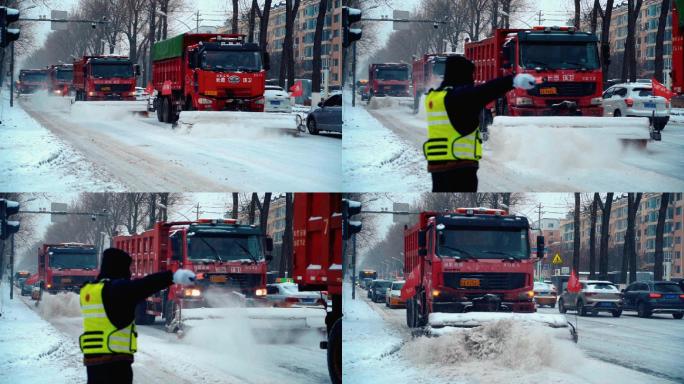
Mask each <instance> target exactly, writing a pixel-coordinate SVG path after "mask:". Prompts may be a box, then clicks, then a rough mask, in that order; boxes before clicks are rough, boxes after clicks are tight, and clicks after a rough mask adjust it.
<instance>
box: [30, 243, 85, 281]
mask: <svg viewBox="0 0 684 384" xmlns="http://www.w3.org/2000/svg"><path fill="white" fill-rule="evenodd" d="M98 273H99V269H98V257H97V249H96V248H95V246H94V245H89V244H82V243H58V244H43V247H42V248H40V250H39V252H38V280H39V284H40V287H41V290H47V291H48V292H51V293H55V292H61V291H73V292H79V291H80V290H81V286H82V285H83V283H85V282H86V281H93V280H95V278H96V277H97V275H98Z"/></svg>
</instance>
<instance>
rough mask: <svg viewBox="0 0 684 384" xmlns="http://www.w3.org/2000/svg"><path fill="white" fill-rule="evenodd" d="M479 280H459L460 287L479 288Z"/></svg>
mask: <svg viewBox="0 0 684 384" xmlns="http://www.w3.org/2000/svg"><path fill="white" fill-rule="evenodd" d="M479 286H480V280H479V279H461V287H479Z"/></svg>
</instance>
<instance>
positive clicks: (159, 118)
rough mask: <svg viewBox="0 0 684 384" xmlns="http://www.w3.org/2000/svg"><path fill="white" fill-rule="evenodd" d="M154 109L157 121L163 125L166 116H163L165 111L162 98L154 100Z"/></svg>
mask: <svg viewBox="0 0 684 384" xmlns="http://www.w3.org/2000/svg"><path fill="white" fill-rule="evenodd" d="M154 109H155V110H156V112H157V121H159V122H160V123H163V122H164V115H163V111H162V106H161V99H160V98H156V99H154Z"/></svg>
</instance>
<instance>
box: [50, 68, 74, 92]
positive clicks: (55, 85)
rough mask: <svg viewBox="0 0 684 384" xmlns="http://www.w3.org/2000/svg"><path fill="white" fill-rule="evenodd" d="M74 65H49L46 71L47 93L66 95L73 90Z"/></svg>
mask: <svg viewBox="0 0 684 384" xmlns="http://www.w3.org/2000/svg"><path fill="white" fill-rule="evenodd" d="M73 81H74V66H73V65H72V64H56V65H51V66H50V70H49V72H48V83H47V86H48V94H50V95H56V96H68V95H70V94H71V92H72V91H73V89H74V88H73Z"/></svg>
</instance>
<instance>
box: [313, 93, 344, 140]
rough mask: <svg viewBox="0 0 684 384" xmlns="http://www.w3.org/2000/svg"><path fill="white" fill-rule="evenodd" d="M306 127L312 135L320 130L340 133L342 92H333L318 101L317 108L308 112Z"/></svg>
mask: <svg viewBox="0 0 684 384" xmlns="http://www.w3.org/2000/svg"><path fill="white" fill-rule="evenodd" d="M306 127H307V129H308V130H309V133H310V134H312V135H318V133H319V132H320V131H329V132H339V133H342V94H340V93H337V94H334V95H332V96H330V97H328V98H327V99H325V100H323V101H321V102H320V103H318V108H315V109H314V110H312V111H311V112H309V116H307V118H306Z"/></svg>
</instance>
